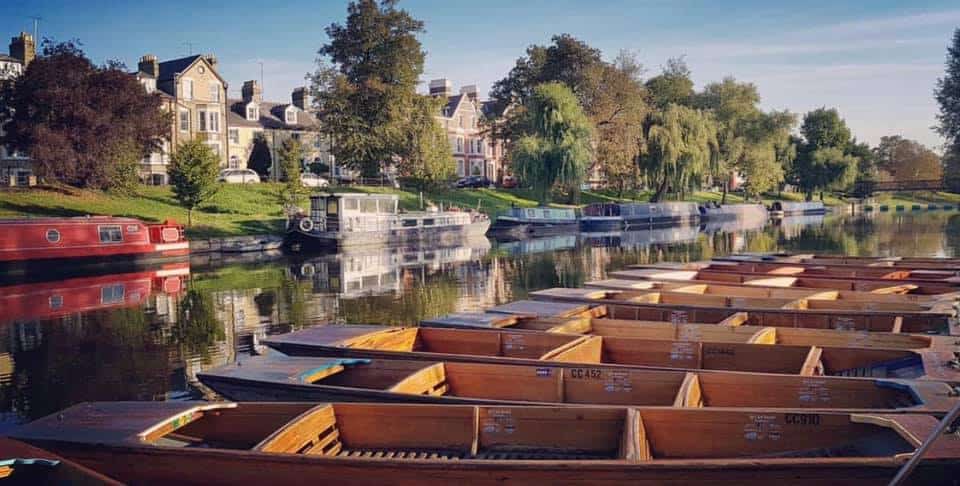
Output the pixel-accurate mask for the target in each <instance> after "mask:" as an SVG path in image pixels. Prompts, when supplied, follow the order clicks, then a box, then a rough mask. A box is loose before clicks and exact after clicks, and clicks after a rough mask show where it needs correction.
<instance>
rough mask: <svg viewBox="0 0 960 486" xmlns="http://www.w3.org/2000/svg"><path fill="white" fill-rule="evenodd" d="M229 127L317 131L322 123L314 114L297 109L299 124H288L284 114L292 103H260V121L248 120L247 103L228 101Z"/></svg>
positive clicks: (238, 100) (237, 100)
mask: <svg viewBox="0 0 960 486" xmlns="http://www.w3.org/2000/svg"><path fill="white" fill-rule="evenodd" d="M227 105H228V108H229V110H228V113H227V126H228V127H260V128H270V129H278V130H317V129H319V128H320V121H319V120H317V118H316V117H315V116H313V115H312V114H310V113H308V112H305V111H303V110H301V109H299V108H297V123H291V124H288V123H287V122H286V117H285V116H284V112H285V111H286V109H287V108H288V107H290V106H292V105H291V104H290V103H271V102H269V101H263V102H260V119H259V120H257V121H250V120H247V114H246V108H247V102H245V101H243V100H240V99H228V100H227Z"/></svg>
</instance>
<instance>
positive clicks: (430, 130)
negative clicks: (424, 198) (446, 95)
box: [399, 96, 456, 188]
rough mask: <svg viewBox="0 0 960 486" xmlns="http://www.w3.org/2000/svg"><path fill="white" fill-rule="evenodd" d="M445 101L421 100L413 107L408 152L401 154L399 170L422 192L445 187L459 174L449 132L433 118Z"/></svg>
mask: <svg viewBox="0 0 960 486" xmlns="http://www.w3.org/2000/svg"><path fill="white" fill-rule="evenodd" d="M446 101H447V100H445V99H443V98H431V97H425V96H421V97H419V98H417V99H416V100H415V101H414V103H413V105H412V106H411V108H412V109H411V111H410V115H409V121H410V129H409V130H407V132H406V133H407V137H408V139H407V142H406V150H405V151H404V152H403V153H402V154H400V165H399V168H400V174H401V175H402V176H405V177H408V178H410V179H412V180H413V181H414V183H415V184H417V185H418V186H419V187H420V188H425V187H427V186H431V185H434V186H435V185H437V184H439V183H442V182H443V181H446V180H448V179H450V178H451V177H453V175H454V173H455V171H456V162H455V161H454V160H453V154H451V153H450V142H449V141H448V140H447V132H446V131H445V130H444V129H443V127H441V126H440V123H439V122H438V121H437V119H436V117H435V116H434V113H439V112H440V110H441V109H442V105H443V104H444V103H446Z"/></svg>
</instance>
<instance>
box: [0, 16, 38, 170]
mask: <svg viewBox="0 0 960 486" xmlns="http://www.w3.org/2000/svg"><path fill="white" fill-rule="evenodd" d="M35 57H36V43H35V41H34V39H33V36H32V35H30V34H28V33H26V32H21V33H20V35H19V36H17V37H14V38H12V39H10V55H9V56H5V55H3V54H0V84H3V83H9V82H13V80H14V79H16V78H17V77H19V76H20V75H21V74H23V71H24V70H26V69H27V66H28V65H29V64H30V63H31V62H32V61H33V59H34V58H35ZM4 123H5V120H2V119H0V136H3V124H4ZM35 181H36V179H35V178H34V177H33V169H32V166H31V163H30V158H29V157H27V155H26V154H24V153H21V152H18V151H16V150H14V149H13V148H12V147H8V146H5V145H2V144H0V184H2V185H4V186H25V185H28V184H30V183H32V182H35Z"/></svg>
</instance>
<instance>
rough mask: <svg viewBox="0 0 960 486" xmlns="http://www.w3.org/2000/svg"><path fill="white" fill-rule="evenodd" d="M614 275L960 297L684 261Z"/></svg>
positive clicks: (941, 289)
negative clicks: (686, 264)
mask: <svg viewBox="0 0 960 486" xmlns="http://www.w3.org/2000/svg"><path fill="white" fill-rule="evenodd" d="M610 277H612V278H617V279H625V280H656V281H659V282H690V283H704V284H722V285H740V286H747V287H765V288H801V289H831V290H852V291H858V292H870V293H872V294H888V295H912V296H917V297H927V296H929V297H931V298H949V299H957V297H958V296H960V288H958V287H957V286H955V285H952V284H931V283H925V282H924V283H918V282H912V283H903V282H896V281H889V280H858V279H846V278H834V277H828V278H821V277H810V276H799V277H798V276H789V275H769V274H764V273H760V274H754V273H734V272H725V271H715V270H697V269H690V268H684V266H683V265H682V264H681V265H672V264H671V265H666V264H665V265H657V266H648V267H644V268H636V267H633V268H630V269H627V270H618V271H614V272H610Z"/></svg>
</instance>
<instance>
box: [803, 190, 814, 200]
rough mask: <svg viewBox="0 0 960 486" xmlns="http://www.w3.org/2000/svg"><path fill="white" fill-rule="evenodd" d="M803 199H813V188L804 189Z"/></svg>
mask: <svg viewBox="0 0 960 486" xmlns="http://www.w3.org/2000/svg"><path fill="white" fill-rule="evenodd" d="M803 200H804V201H807V202H810V201H813V190H807V191H804V195H803Z"/></svg>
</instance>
